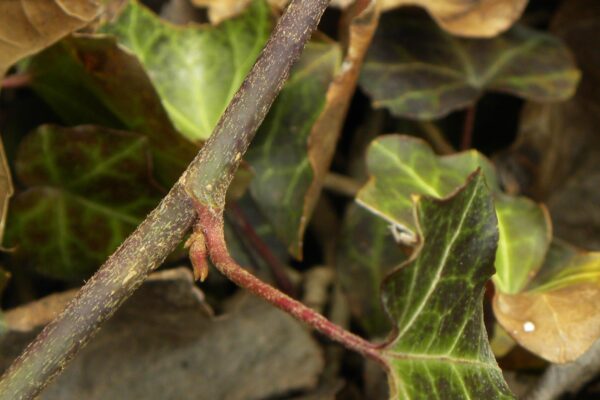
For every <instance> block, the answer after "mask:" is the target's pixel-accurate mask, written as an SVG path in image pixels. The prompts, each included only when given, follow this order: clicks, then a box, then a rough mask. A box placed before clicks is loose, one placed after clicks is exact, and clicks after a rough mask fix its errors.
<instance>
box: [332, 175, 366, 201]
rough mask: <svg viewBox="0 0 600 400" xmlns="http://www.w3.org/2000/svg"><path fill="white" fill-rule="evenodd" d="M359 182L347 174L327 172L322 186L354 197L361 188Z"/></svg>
mask: <svg viewBox="0 0 600 400" xmlns="http://www.w3.org/2000/svg"><path fill="white" fill-rule="evenodd" d="M361 186H362V185H361V184H360V182H358V181H357V180H355V179H352V178H350V177H349V176H345V175H341V174H336V173H335V172H328V173H327V175H325V181H324V183H323V187H324V188H325V189H328V190H331V191H332V192H336V193H339V194H342V195H344V196H348V197H355V196H356V194H357V193H358V191H359V190H360V188H361Z"/></svg>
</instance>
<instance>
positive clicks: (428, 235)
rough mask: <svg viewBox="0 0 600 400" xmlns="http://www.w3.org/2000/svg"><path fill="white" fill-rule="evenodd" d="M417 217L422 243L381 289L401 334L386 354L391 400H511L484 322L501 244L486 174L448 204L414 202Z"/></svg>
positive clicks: (426, 200)
mask: <svg viewBox="0 0 600 400" xmlns="http://www.w3.org/2000/svg"><path fill="white" fill-rule="evenodd" d="M415 217H416V220H417V221H418V223H417V229H418V232H419V235H420V236H421V237H422V244H421V246H420V248H419V249H418V250H417V253H416V255H415V256H414V257H413V258H412V259H411V260H410V261H409V262H407V263H406V264H404V265H402V266H400V267H398V269H396V270H395V271H394V272H392V273H391V274H390V275H389V276H388V277H387V278H386V280H385V281H384V284H383V287H382V290H383V301H384V304H385V306H386V309H387V310H388V312H389V313H390V315H391V317H392V319H393V324H394V327H395V330H396V333H395V334H394V335H393V336H392V339H391V340H390V342H389V343H388V344H387V345H386V346H385V348H384V350H383V352H384V357H385V359H386V361H387V362H388V364H389V374H390V385H391V386H392V387H391V392H392V396H391V397H392V398H402V399H405V398H406V399H465V398H472V399H510V398H513V396H512V395H511V393H510V391H509V389H508V386H507V385H506V383H505V382H504V379H503V377H502V371H501V370H500V368H499V367H498V366H497V364H496V360H495V358H494V355H493V354H492V351H491V348H490V345H489V342H488V338H487V333H486V330H485V326H484V323H483V303H482V300H483V292H484V285H485V283H486V282H487V280H488V279H489V278H490V277H491V276H492V275H493V273H494V267H493V264H494V257H495V253H496V245H497V242H498V229H497V226H496V216H495V212H494V206H493V202H492V196H491V193H490V191H489V189H488V188H487V186H486V183H485V179H484V177H483V175H482V174H481V172H478V173H475V174H473V175H472V176H471V177H470V178H469V179H468V181H467V183H466V184H465V186H463V187H461V188H460V189H459V190H458V191H457V192H456V193H455V194H453V195H451V196H450V197H448V198H446V199H443V200H438V199H432V198H429V197H423V198H421V197H416V204H415Z"/></svg>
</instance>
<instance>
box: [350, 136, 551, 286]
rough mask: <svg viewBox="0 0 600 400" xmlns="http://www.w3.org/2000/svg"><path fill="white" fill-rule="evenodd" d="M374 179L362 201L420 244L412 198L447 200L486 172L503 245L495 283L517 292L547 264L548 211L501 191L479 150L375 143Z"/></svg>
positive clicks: (398, 140) (400, 139)
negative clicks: (444, 151)
mask: <svg viewBox="0 0 600 400" xmlns="http://www.w3.org/2000/svg"><path fill="white" fill-rule="evenodd" d="M367 166H368V168H369V172H370V174H371V178H370V179H369V181H368V182H367V184H366V185H365V186H364V187H363V188H362V189H361V190H360V192H359V193H358V195H357V198H356V200H357V202H358V203H359V204H360V205H362V206H363V207H365V208H367V209H369V210H370V211H371V212H373V213H375V214H377V215H379V216H381V217H383V218H384V219H386V220H388V221H389V222H390V223H392V224H394V225H396V226H397V227H398V228H399V229H401V230H402V231H403V232H404V237H405V240H406V242H408V243H413V244H414V243H416V242H417V241H418V237H417V229H416V221H415V219H414V214H413V208H414V206H413V203H412V199H411V196H412V195H415V194H416V195H427V196H431V197H434V198H443V197H446V196H448V195H450V194H451V193H453V192H454V191H455V190H456V188H458V187H460V186H461V182H464V180H465V179H466V178H467V176H468V175H469V174H470V173H471V172H472V171H474V170H475V169H477V168H481V169H482V171H483V173H484V176H485V178H486V180H487V182H488V184H489V186H490V188H491V189H492V190H493V191H495V192H496V193H495V205H496V214H497V218H498V222H499V229H500V241H499V244H498V253H497V256H496V264H495V265H496V270H497V272H498V273H497V274H496V275H495V276H494V283H495V284H496V286H497V287H498V289H499V290H501V291H503V292H506V293H516V292H518V291H519V290H521V289H522V288H524V287H525V286H526V284H527V282H529V280H530V279H531V277H533V276H534V275H535V273H536V271H537V270H538V269H539V267H540V266H541V265H542V263H543V260H544V256H545V254H546V251H547V249H548V246H549V243H550V238H551V226H550V222H549V218H548V215H547V212H546V210H545V208H543V207H542V206H540V205H538V204H536V203H534V202H533V201H531V200H529V199H527V198H525V197H510V196H507V195H504V194H502V193H501V192H500V187H499V183H498V181H497V178H496V173H495V171H494V167H493V165H492V164H491V163H490V162H489V161H488V160H487V159H486V158H485V157H484V156H483V155H482V154H480V153H478V152H477V151H475V150H470V151H466V152H461V153H457V154H453V155H449V156H440V157H439V156H436V155H435V153H434V152H433V150H432V149H431V147H429V145H427V144H426V143H425V142H423V141H421V140H418V139H415V138H412V137H409V136H401V135H386V136H382V137H380V138H379V139H377V140H375V141H373V142H372V143H371V146H370V148H369V150H368V152H367Z"/></svg>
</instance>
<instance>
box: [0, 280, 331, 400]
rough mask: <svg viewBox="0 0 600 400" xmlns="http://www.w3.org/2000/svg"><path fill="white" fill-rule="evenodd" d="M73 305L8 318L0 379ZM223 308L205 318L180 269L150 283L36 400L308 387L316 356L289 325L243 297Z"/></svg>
mask: <svg viewBox="0 0 600 400" xmlns="http://www.w3.org/2000/svg"><path fill="white" fill-rule="evenodd" d="M74 295H75V291H70V292H66V293H62V294H59V295H55V296H53V297H50V298H46V299H43V300H40V301H38V302H35V303H31V304H29V305H26V306H23V307H21V308H19V309H15V310H12V311H9V312H8V314H7V320H8V322H9V328H10V330H9V331H8V332H7V333H6V334H5V335H4V336H3V337H2V338H0V369H4V368H6V367H7V366H8V364H9V362H10V361H11V359H12V358H13V357H14V356H16V355H17V353H19V352H20V351H21V349H22V348H23V346H25V345H26V344H27V343H28V341H29V340H31V339H32V337H33V336H34V335H35V334H37V332H39V330H40V329H41V325H43V324H45V323H46V322H48V321H49V320H50V319H52V317H54V315H56V313H57V312H59V311H60V310H61V309H62V308H63V307H64V305H65V304H66V302H67V301H69V300H70V299H71V298H72V297H73V296H74ZM226 308H227V312H228V314H227V315H225V316H223V317H219V318H212V317H211V315H210V313H209V312H207V309H206V304H205V303H204V300H203V295H202V293H201V292H200V290H199V289H198V288H197V287H196V286H195V285H194V282H193V278H192V275H191V273H190V271H189V270H187V269H183V268H182V269H176V270H167V271H163V272H159V273H156V274H153V275H151V277H150V279H149V280H148V281H147V282H146V283H144V285H143V286H142V287H141V288H140V289H139V290H138V291H137V292H136V293H135V294H134V295H133V296H132V298H131V299H129V300H128V301H127V302H126V303H125V304H124V305H123V307H121V308H120V309H119V310H118V311H117V313H116V314H115V316H114V317H112V318H111V319H110V320H109V321H108V322H107V323H106V324H105V325H104V326H103V328H102V330H101V331H100V332H99V334H98V335H97V336H96V337H95V338H94V340H93V341H91V342H90V343H89V344H88V345H87V346H86V348H85V349H83V350H82V352H81V353H80V354H79V355H78V357H77V358H76V359H75V360H74V361H73V363H72V364H70V365H69V366H68V367H67V369H66V370H65V372H64V373H63V374H62V375H61V376H60V377H59V378H58V379H57V380H56V381H55V382H54V383H52V384H51V386H49V387H48V389H46V391H45V392H44V393H42V396H41V397H40V398H41V399H43V400H51V399H86V400H96V399H98V400H99V399H146V400H159V399H160V400H163V399H189V398H193V399H198V400H203V399H206V400H213V399H229V400H246V399H264V398H274V397H277V398H279V397H280V396H282V395H283V394H284V393H287V392H290V391H296V390H301V389H306V388H311V387H314V386H315V385H316V383H317V380H318V376H319V374H320V373H321V371H322V368H323V359H322V355H321V351H320V349H319V346H318V345H317V343H316V342H315V341H314V339H313V338H312V337H311V335H310V333H309V332H307V331H306V330H305V329H303V327H302V326H301V325H300V324H299V323H298V322H296V321H295V320H294V319H293V318H292V317H290V316H288V315H286V314H285V313H283V312H282V311H279V310H277V309H275V308H274V307H272V306H270V305H269V304H267V303H265V302H264V301H262V300H259V299H257V298H254V297H249V296H246V295H244V296H241V297H237V298H236V299H234V301H232V302H230V303H229V304H228V305H227V306H226Z"/></svg>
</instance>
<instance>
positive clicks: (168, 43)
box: [100, 0, 272, 141]
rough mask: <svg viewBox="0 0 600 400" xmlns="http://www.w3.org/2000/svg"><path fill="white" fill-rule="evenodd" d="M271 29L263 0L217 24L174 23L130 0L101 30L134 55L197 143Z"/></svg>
mask: <svg viewBox="0 0 600 400" xmlns="http://www.w3.org/2000/svg"><path fill="white" fill-rule="evenodd" d="M271 28H272V21H271V16H270V11H269V7H268V5H267V4H266V2H265V1H263V0H260V1H254V2H253V3H252V4H251V5H250V7H248V9H247V10H245V11H244V13H242V14H241V15H240V16H239V17H236V18H234V19H231V20H227V21H225V22H223V23H222V24H220V25H218V26H217V27H211V26H209V25H207V26H194V25H192V26H188V27H177V26H174V25H171V24H169V23H167V22H164V21H162V20H161V19H160V18H159V17H158V16H156V15H155V14H154V13H152V11H150V10H148V9H147V8H145V7H144V6H142V5H140V4H139V3H138V2H137V1H130V2H129V4H128V5H127V6H126V7H125V8H124V10H123V11H122V13H121V14H120V15H119V16H118V18H117V19H116V20H115V21H114V22H112V23H110V24H107V25H105V26H104V27H102V28H101V30H100V31H101V32H104V33H108V34H112V35H115V36H116V37H117V39H118V40H119V42H120V43H121V44H123V45H124V46H126V47H127V48H128V49H129V50H131V51H132V52H133V53H134V54H135V55H136V56H137V57H138V59H139V60H140V62H141V63H142V64H143V65H144V67H145V68H146V70H147V71H148V75H149V76H150V79H151V80H152V83H153V84H154V87H155V88H156V90H157V91H158V93H159V95H160V97H161V100H162V104H163V105H164V107H165V109H166V110H167V112H168V113H169V116H170V117H171V120H172V121H173V123H174V124H175V126H176V128H177V129H178V130H179V132H181V133H182V134H183V135H184V136H185V137H187V138H188V139H190V140H193V141H199V140H205V139H207V138H208V137H209V136H210V134H211V133H212V131H213V128H214V127H215V126H216V124H217V122H218V120H219V118H220V117H221V114H222V113H223V111H225V108H226V107H227V105H228V104H229V101H230V100H231V98H232V97H233V95H234V94H235V92H236V91H237V89H238V88H239V86H240V85H241V83H242V81H243V80H244V77H245V76H246V74H247V73H248V71H250V68H251V67H252V65H254V62H255V61H256V58H257V57H258V54H259V53H260V51H261V49H262V48H263V46H264V44H265V43H266V41H267V39H268V37H269V34H270V32H271Z"/></svg>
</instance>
